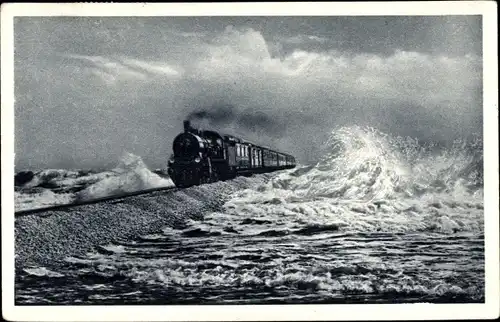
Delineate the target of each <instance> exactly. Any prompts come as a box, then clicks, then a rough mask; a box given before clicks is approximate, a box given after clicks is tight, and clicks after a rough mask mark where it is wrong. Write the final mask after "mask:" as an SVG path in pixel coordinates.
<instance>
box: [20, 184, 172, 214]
mask: <svg viewBox="0 0 500 322" xmlns="http://www.w3.org/2000/svg"><path fill="white" fill-rule="evenodd" d="M178 190H180V188H177V187H161V188H152V189H145V190H140V191H134V192H130V193H124V194H119V195H113V196H108V197H102V198H96V199H91V200H85V201H80V202H75V203H71V204H64V205H55V206H50V207H43V208H34V209H26V210H19V211H16V212H15V216H16V217H17V216H25V215H30V214H36V213H42V212H46V211H58V210H63V211H64V210H67V209H71V208H75V207H78V206H83V205H90V204H96V203H100V202H104V201H111V200H117V199H122V198H128V197H133V196H139V195H144V194H148V193H151V192H155V191H172V192H173V191H178Z"/></svg>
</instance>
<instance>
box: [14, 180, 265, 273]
mask: <svg viewBox="0 0 500 322" xmlns="http://www.w3.org/2000/svg"><path fill="white" fill-rule="evenodd" d="M267 178H268V176H267V175H260V176H257V177H254V178H250V179H249V178H243V177H239V178H236V179H235V180H232V181H228V182H217V183H214V184H210V185H203V186H199V187H192V188H188V189H184V190H179V191H175V192H168V191H158V192H152V193H150V194H146V195H140V196H134V197H129V198H123V199H117V200H113V201H107V202H103V203H98V204H91V205H81V206H78V207H75V208H71V209H67V210H64V211H63V210H59V211H49V212H45V213H38V214H31V215H25V216H22V217H18V218H16V220H15V253H16V261H15V264H16V267H25V266H43V265H47V264H54V263H55V262H57V261H61V260H62V259H64V258H65V257H67V256H75V255H76V256H78V255H83V254H85V253H86V252H88V251H90V250H91V249H92V247H93V246H97V245H103V244H107V243H110V242H112V241H113V240H114V239H128V238H133V237H134V236H138V235H144V234H151V233H155V232H161V229H162V228H163V227H165V226H170V227H176V226H182V223H183V222H184V221H185V220H186V219H188V218H190V219H195V220H200V219H202V218H203V214H204V213H205V212H207V211H211V210H216V209H217V208H218V207H220V206H222V205H223V204H224V202H225V201H226V200H227V199H228V197H229V195H230V193H232V192H235V191H236V190H239V189H244V188H248V187H250V186H253V185H255V184H259V183H263V182H264V181H266V180H267Z"/></svg>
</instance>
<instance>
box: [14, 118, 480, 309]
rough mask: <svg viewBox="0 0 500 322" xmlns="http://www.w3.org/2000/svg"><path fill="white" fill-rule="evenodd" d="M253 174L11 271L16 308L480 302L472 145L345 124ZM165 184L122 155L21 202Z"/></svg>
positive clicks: (44, 181)
mask: <svg viewBox="0 0 500 322" xmlns="http://www.w3.org/2000/svg"><path fill="white" fill-rule="evenodd" d="M262 176H264V175H255V176H253V177H250V178H248V179H247V180H248V182H249V184H248V187H246V188H244V189H239V190H236V191H234V192H232V193H231V195H230V196H228V198H227V200H226V201H225V202H224V203H223V204H222V205H221V206H220V207H219V208H218V209H215V210H213V211H209V212H206V213H205V214H203V217H202V218H200V219H196V220H195V219H192V218H187V217H186V218H185V220H184V221H183V222H182V223H181V224H178V225H175V226H173V227H172V226H165V227H162V228H161V229H159V230H157V231H154V232H151V233H149V234H144V235H137V236H134V237H133V238H126V239H120V238H115V239H114V240H113V242H111V243H105V244H100V245H94V247H93V248H92V249H89V250H88V252H87V253H86V254H85V255H72V254H69V255H68V256H66V257H64V259H63V260H58V261H54V262H53V263H50V262H49V263H48V264H44V265H43V266H42V265H30V266H22V265H21V266H19V265H16V275H15V301H16V304H17V305H110V304H119V305H159V304H200V305H203V304H227V305H231V304H299V303H300V304H327V303H329V304H335V303H342V304H348V303H377V304H382V303H417V302H418V303H420V302H430V303H484V301H485V278H484V276H485V274H484V215H485V213H484V207H483V206H484V200H483V198H484V194H483V193H484V191H483V148H482V143H481V140H479V139H477V140H463V141H460V140H457V141H455V142H454V143H453V144H451V145H448V146H440V145H439V144H431V143H422V142H419V141H418V140H417V139H414V138H408V137H394V136H391V135H388V134H385V133H383V132H380V131H378V130H375V129H372V128H365V127H356V126H354V127H344V128H341V129H337V130H335V131H332V133H331V136H330V138H329V140H328V141H327V142H325V144H324V146H323V149H322V152H321V156H320V157H319V159H318V161H317V162H316V163H313V164H305V165H303V164H300V165H298V166H297V167H296V168H295V169H289V170H284V171H278V172H274V173H272V174H267V175H265V176H267V177H266V180H262ZM227 184H231V182H229V183H227ZM169 185H172V182H171V180H170V179H168V178H167V177H165V176H162V175H161V174H159V172H158V171H156V172H155V171H150V170H149V169H148V168H147V167H146V165H145V164H144V163H143V162H142V160H141V158H140V157H139V156H134V155H132V154H127V155H125V156H124V158H122V160H121V161H120V162H119V164H118V165H117V167H116V168H115V169H112V170H109V171H100V172H97V171H87V172H84V171H76V170H71V171H70V170H62V169H49V170H47V169H45V170H40V171H38V172H36V173H33V178H32V179H31V180H29V181H28V182H25V183H23V184H22V185H20V186H18V187H16V192H15V197H16V210H23V209H32V208H36V207H42V206H47V205H54V204H67V203H72V202H75V201H81V200H88V199H92V198H98V197H103V196H107V195H112V194H116V193H119V192H127V191H134V190H140V189H147V188H152V187H161V186H169ZM214 187H215V186H214ZM188 189H198V188H196V187H194V188H188ZM214 189H215V188H214ZM149 200H150V199H148V200H146V199H145V201H144V202H153V201H149ZM69 211H71V210H69ZM121 211H126V210H125V209H124V208H121ZM116 216H120V213H119V212H117V213H116Z"/></svg>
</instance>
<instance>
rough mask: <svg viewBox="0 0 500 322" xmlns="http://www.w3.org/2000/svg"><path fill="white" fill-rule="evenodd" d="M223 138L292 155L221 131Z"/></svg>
mask: <svg viewBox="0 0 500 322" xmlns="http://www.w3.org/2000/svg"><path fill="white" fill-rule="evenodd" d="M220 135H221V136H222V137H223V138H224V139H225V140H227V141H230V142H235V143H242V144H249V145H252V146H255V147H259V148H262V149H265V150H269V151H270V152H275V153H278V154H282V155H286V156H289V157H292V158H293V156H292V155H291V154H288V153H285V152H279V151H276V150H274V149H271V148H270V147H268V146H265V145H261V144H256V143H254V142H251V141H248V140H244V139H241V138H238V137H236V136H234V135H230V134H223V133H221V134H220Z"/></svg>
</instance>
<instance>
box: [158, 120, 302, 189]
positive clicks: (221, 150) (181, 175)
mask: <svg viewBox="0 0 500 322" xmlns="http://www.w3.org/2000/svg"><path fill="white" fill-rule="evenodd" d="M295 165H296V164H295V158H294V157H293V156H291V155H289V154H286V153H282V152H278V151H275V150H272V149H269V148H266V147H263V146H258V145H256V144H253V143H251V142H249V141H246V140H243V139H240V138H237V137H234V136H232V135H225V134H219V133H217V132H215V131H208V130H198V129H195V128H193V127H191V124H190V122H189V121H184V132H183V133H180V134H179V135H177V136H176V137H175V138H174V141H173V154H172V155H171V157H170V159H169V161H168V174H169V176H170V178H171V179H172V181H173V182H174V184H175V185H176V186H177V187H190V186H194V185H200V184H204V183H210V182H216V181H219V180H229V179H233V178H235V177H236V176H239V175H251V174H254V173H264V172H272V171H276V170H283V169H291V168H294V167H295Z"/></svg>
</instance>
